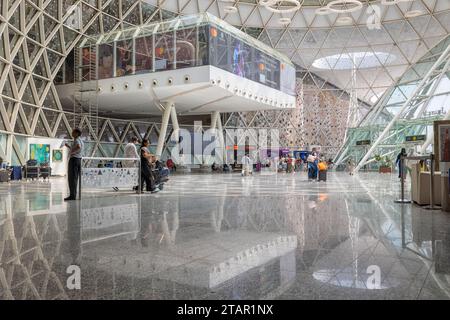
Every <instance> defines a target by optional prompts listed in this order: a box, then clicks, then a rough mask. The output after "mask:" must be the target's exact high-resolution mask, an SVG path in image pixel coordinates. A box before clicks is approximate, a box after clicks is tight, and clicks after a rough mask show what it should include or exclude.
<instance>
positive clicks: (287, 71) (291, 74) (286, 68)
mask: <svg viewBox="0 0 450 320" xmlns="http://www.w3.org/2000/svg"><path fill="white" fill-rule="evenodd" d="M295 77H296V75H295V68H294V67H293V66H291V65H289V64H285V63H283V62H282V63H281V64H280V90H281V91H282V92H284V93H287V94H290V95H291V96H295Z"/></svg>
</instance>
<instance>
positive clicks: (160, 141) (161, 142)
mask: <svg viewBox="0 0 450 320" xmlns="http://www.w3.org/2000/svg"><path fill="white" fill-rule="evenodd" d="M172 106H173V102H171V101H168V102H166V103H165V106H164V108H165V109H164V113H163V116H162V121H161V129H160V130H159V137H158V145H157V146H156V158H158V159H160V158H161V155H162V151H163V147H164V141H165V140H166V133H167V126H168V125H169V118H170V115H171V111H172Z"/></svg>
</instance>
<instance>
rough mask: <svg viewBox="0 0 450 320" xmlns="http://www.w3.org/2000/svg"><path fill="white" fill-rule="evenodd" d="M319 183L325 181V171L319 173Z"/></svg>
mask: <svg viewBox="0 0 450 320" xmlns="http://www.w3.org/2000/svg"><path fill="white" fill-rule="evenodd" d="M318 180H319V181H327V170H322V171H319V179H318Z"/></svg>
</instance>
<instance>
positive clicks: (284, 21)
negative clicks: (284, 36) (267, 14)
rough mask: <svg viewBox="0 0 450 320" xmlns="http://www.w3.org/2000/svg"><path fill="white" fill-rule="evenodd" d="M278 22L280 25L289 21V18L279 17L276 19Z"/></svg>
mask: <svg viewBox="0 0 450 320" xmlns="http://www.w3.org/2000/svg"><path fill="white" fill-rule="evenodd" d="M278 22H279V23H280V24H282V25H286V24H289V23H291V18H280V19H279V20H278Z"/></svg>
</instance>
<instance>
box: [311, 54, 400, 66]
mask: <svg viewBox="0 0 450 320" xmlns="http://www.w3.org/2000/svg"><path fill="white" fill-rule="evenodd" d="M395 59H396V57H395V55H393V54H391V53H387V52H350V53H342V54H335V55H332V56H327V57H323V58H319V59H316V60H315V61H314V62H313V67H315V68H317V69H328V70H351V69H352V68H353V66H355V67H356V68H357V69H368V68H376V67H381V66H383V65H388V64H390V63H392V62H393V61H394V60H395Z"/></svg>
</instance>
